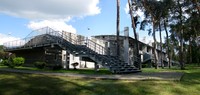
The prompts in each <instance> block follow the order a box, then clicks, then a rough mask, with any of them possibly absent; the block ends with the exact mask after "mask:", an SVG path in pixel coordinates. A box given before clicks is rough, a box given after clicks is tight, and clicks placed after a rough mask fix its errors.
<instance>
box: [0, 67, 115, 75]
mask: <svg viewBox="0 0 200 95" xmlns="http://www.w3.org/2000/svg"><path fill="white" fill-rule="evenodd" d="M0 68H7V69H10V68H8V67H7V66H0ZM13 69H18V70H34V71H43V72H57V73H74V74H97V75H102V74H103V75H104V74H107V75H109V74H112V73H111V72H110V71H108V70H107V69H99V71H98V72H95V70H94V69H76V70H74V69H70V70H63V69H61V70H52V69H38V68H35V67H15V68H13Z"/></svg>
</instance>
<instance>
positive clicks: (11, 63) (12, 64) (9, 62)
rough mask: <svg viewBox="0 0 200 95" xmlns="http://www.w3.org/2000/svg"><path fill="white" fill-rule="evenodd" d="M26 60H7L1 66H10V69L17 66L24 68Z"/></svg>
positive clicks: (16, 58) (20, 58) (21, 58)
mask: <svg viewBox="0 0 200 95" xmlns="http://www.w3.org/2000/svg"><path fill="white" fill-rule="evenodd" d="M24 61H25V59H24V58H23V57H15V58H10V59H5V60H3V61H2V62H1V64H3V65H5V66H8V67H10V68H14V67H16V66H22V65H23V64H24Z"/></svg>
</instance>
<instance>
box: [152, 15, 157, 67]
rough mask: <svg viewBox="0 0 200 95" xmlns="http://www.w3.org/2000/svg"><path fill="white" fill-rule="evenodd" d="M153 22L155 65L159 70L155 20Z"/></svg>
mask: <svg viewBox="0 0 200 95" xmlns="http://www.w3.org/2000/svg"><path fill="white" fill-rule="evenodd" d="M152 21H153V40H154V44H153V54H154V64H155V69H157V68H158V55H157V51H156V44H157V41H156V31H155V21H154V19H152Z"/></svg>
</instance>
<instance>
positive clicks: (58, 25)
mask: <svg viewBox="0 0 200 95" xmlns="http://www.w3.org/2000/svg"><path fill="white" fill-rule="evenodd" d="M46 26H48V27H51V28H52V29H54V30H56V31H62V30H64V31H67V32H72V33H76V29H75V28H73V26H72V25H67V24H66V23H65V21H62V20H43V21H31V22H30V23H29V24H28V28H30V29H32V30H36V29H39V28H43V27H46Z"/></svg>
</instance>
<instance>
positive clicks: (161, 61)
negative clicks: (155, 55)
mask: <svg viewBox="0 0 200 95" xmlns="http://www.w3.org/2000/svg"><path fill="white" fill-rule="evenodd" d="M159 34H160V51H161V55H160V64H161V66H162V69H164V64H163V55H162V52H163V48H162V30H161V25H160V22H159Z"/></svg>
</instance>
